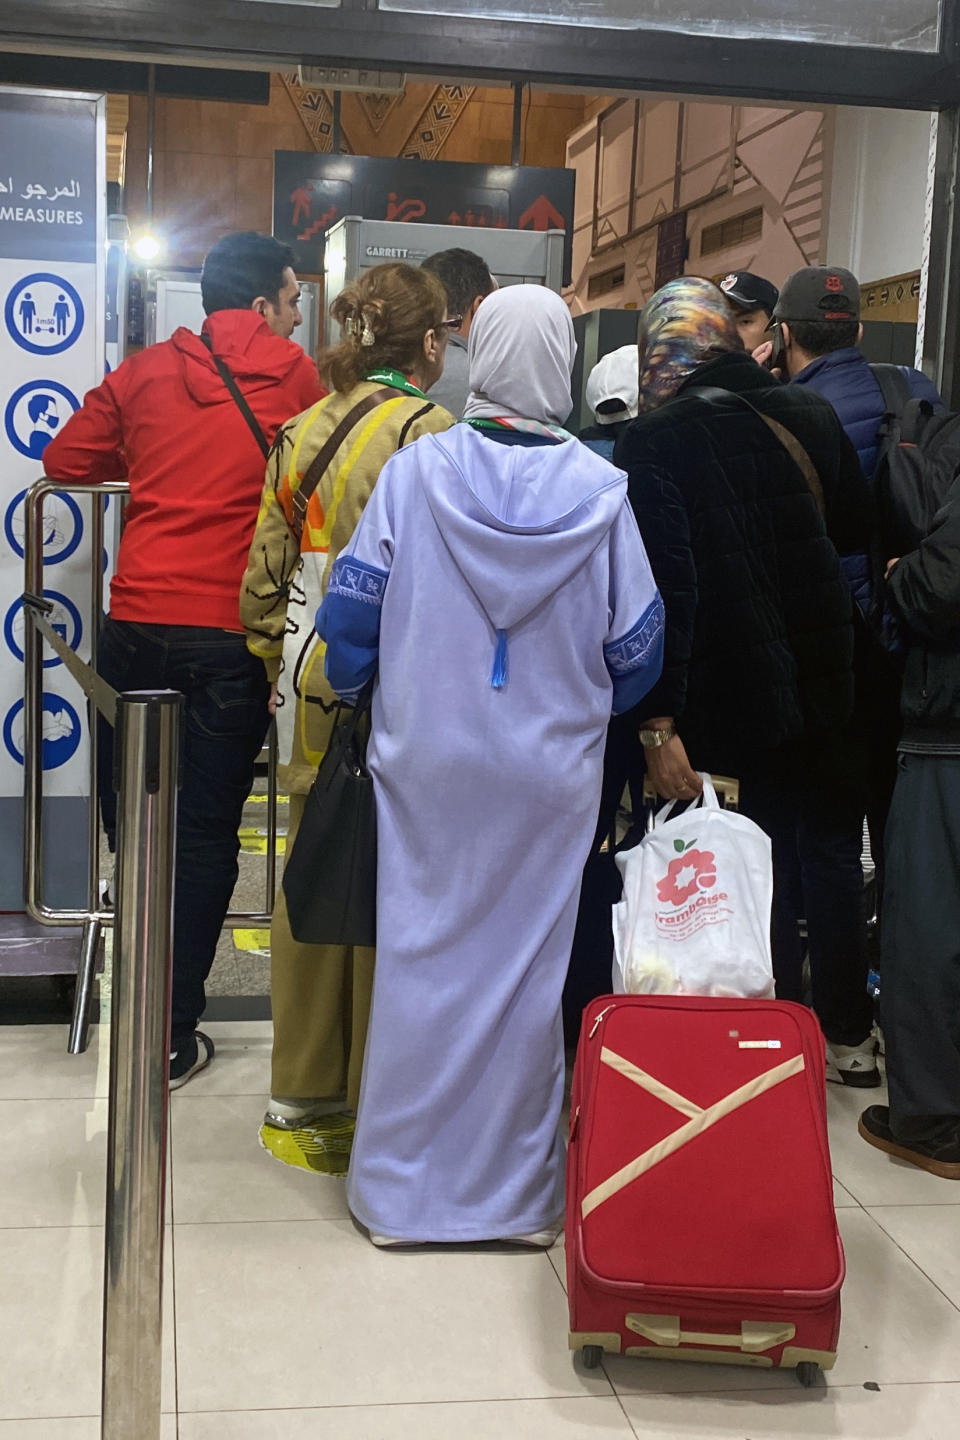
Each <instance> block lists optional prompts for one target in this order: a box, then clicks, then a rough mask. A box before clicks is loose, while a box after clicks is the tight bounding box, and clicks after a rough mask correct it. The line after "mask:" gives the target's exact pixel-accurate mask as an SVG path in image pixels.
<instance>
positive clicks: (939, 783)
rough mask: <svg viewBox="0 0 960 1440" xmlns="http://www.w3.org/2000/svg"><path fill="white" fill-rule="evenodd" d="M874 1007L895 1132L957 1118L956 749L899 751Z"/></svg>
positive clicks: (959, 822)
mask: <svg viewBox="0 0 960 1440" xmlns="http://www.w3.org/2000/svg"><path fill="white" fill-rule="evenodd" d="M880 1012H881V1019H882V1024H883V1033H884V1041H885V1043H886V1056H887V1080H888V1084H889V1089H890V1121H891V1125H892V1127H893V1129H894V1131H895V1133H899V1134H900V1135H901V1136H902V1137H904V1138H906V1137H908V1136H909V1135H911V1134H914V1135H916V1134H919V1133H920V1132H921V1131H922V1130H923V1122H924V1121H925V1120H931V1121H934V1120H941V1121H942V1120H944V1119H952V1120H956V1119H958V1118H960V755H901V757H900V768H899V773H898V775H897V784H896V789H895V790H894V795H893V804H892V806H891V807H890V816H889V819H888V821H887V840H886V878H885V882H884V893H883V925H882V929H881V968H880ZM917 1122H920V1123H919V1125H918V1123H917Z"/></svg>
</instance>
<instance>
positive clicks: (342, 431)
mask: <svg viewBox="0 0 960 1440" xmlns="http://www.w3.org/2000/svg"><path fill="white" fill-rule="evenodd" d="M402 394H403V391H402V390H394V389H392V388H391V387H390V386H384V388H383V389H382V390H375V391H374V393H373V394H372V395H367V396H366V397H365V398H364V399H363V400H361V401H359V403H358V404H356V405H354V407H353V409H352V410H348V411H347V413H346V415H344V417H343V419H342V420H341V421H340V424H339V425H338V426H337V427H336V429H335V430H334V431H333V432H332V434H331V435H330V436H329V437H328V438H327V440H326V441H325V442H324V444H323V445H321V447H320V449H319V450H318V451H317V453H316V455H315V456H314V457H313V459H312V460H311V461H310V464H309V466H308V467H307V470H306V473H305V474H304V477H303V479H302V480H301V481H300V484H299V486H298V487H297V489H296V490H295V491H294V492H293V499H292V502H291V503H292V508H293V518H292V520H291V521H290V529H291V530H292V531H293V534H294V537H295V539H296V541H297V544H298V545H299V543H300V536H301V535H302V534H303V526H304V521H305V520H306V517H307V506H308V505H309V503H310V497H311V496H312V495H313V492H314V491H315V490H316V488H317V486H318V485H319V483H320V476H321V475H322V474H323V472H324V470H326V468H327V466H328V465H329V464H330V461H331V460H332V459H333V457H334V455H336V453H337V451H338V450H339V449H340V446H341V445H342V444H343V442H344V440H345V439H346V438H347V436H348V435H349V433H350V431H351V430H352V429H353V427H354V425H356V423H357V421H358V420H361V419H362V418H363V416H364V415H366V414H368V413H369V411H371V410H375V409H376V407H377V406H378V405H382V404H383V402H384V401H385V400H395V399H396V398H397V396H398V395H402Z"/></svg>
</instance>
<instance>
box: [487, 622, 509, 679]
mask: <svg viewBox="0 0 960 1440" xmlns="http://www.w3.org/2000/svg"><path fill="white" fill-rule="evenodd" d="M506 683H507V632H506V630H498V631H497V653H496V655H495V656H494V657H493V674H492V675H491V676H490V684H491V685H492V686H493V688H494V690H502V689H503V687H504V685H505V684H506Z"/></svg>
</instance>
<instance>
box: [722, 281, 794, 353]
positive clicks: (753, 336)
mask: <svg viewBox="0 0 960 1440" xmlns="http://www.w3.org/2000/svg"><path fill="white" fill-rule="evenodd" d="M720 289H721V290H722V291H723V293H724V295H726V297H727V299H728V300H729V301H730V304H731V305H732V306H733V310H734V313H735V314H736V317H737V329H738V330H739V331H740V338H741V340H742V341H743V348H744V350H746V352H747V354H748V355H752V354H753V352H754V350H756V348H757V346H758V345H762V344H763V342H764V341H765V340H767V339H769V337H768V335H767V330H768V328H769V326H770V321H771V319H772V317H773V311H774V307H775V306H776V303H777V298H778V296H779V293H780V292H779V291H778V290H777V287H776V285H772V284H771V283H770V281H769V280H764V278H763V276H762V275H754V274H752V273H751V272H750V271H749V270H731V272H730V274H729V275H725V276H724V278H723V279H722V280H721V281H720Z"/></svg>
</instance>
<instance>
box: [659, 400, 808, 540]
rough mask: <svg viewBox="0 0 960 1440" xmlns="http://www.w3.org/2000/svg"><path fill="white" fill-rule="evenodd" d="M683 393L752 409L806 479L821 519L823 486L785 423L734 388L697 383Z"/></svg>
mask: <svg viewBox="0 0 960 1440" xmlns="http://www.w3.org/2000/svg"><path fill="white" fill-rule="evenodd" d="M683 393H684V395H699V396H701V398H702V399H704V400H738V401H739V402H740V403H741V404H742V405H746V406H747V408H748V409H750V410H752V411H753V413H754V415H756V416H757V418H758V419H760V420H762V421H763V423H764V425H766V426H767V428H768V429H769V430H772V431H773V433H774V435H776V437H777V439H778V440H779V441H780V444H781V445H782V446H783V448H784V450H786V452H787V454H788V455H789V456H790V459H791V460H792V461H793V463H794V464H795V465H796V467H797V469H798V470H799V471H800V474H801V475H802V476H803V478H804V480H806V482H807V488H808V489H809V491H810V493H811V495H812V496H813V498H814V501H815V503H816V506H817V509H818V510H819V511H820V518H821V519H823V517H824V515H825V514H826V503H825V501H824V498H823V486H822V484H821V483H820V476H819V475H818V474H817V468H816V466H815V465H814V463H813V461H812V460H811V459H810V456H809V455H808V454H807V452H806V450H804V448H803V446H802V445H801V444H800V441H799V440H798V439H797V437H796V435H794V433H793V431H792V430H788V429H787V427H786V425H781V424H780V421H779V420H774V419H773V418H772V417H771V416H770V415H765V414H764V413H763V411H762V410H758V409H757V407H756V405H754V404H752V403H751V401H749V400H748V399H747V397H746V395H741V394H739V393H738V392H737V391H736V390H721V389H720V387H719V386H718V385H698V386H694V387H693V388H692V389H690V390H684V392H683Z"/></svg>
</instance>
